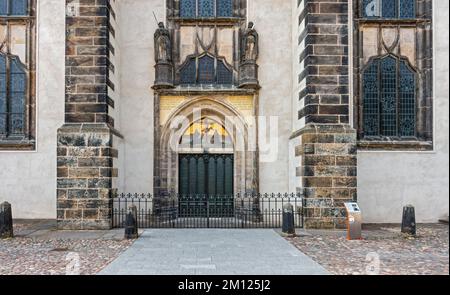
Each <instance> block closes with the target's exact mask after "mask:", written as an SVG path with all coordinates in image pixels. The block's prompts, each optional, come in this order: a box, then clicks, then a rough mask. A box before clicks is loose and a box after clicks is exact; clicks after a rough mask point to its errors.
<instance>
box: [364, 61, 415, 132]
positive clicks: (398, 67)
mask: <svg viewBox="0 0 450 295" xmlns="http://www.w3.org/2000/svg"><path fill="white" fill-rule="evenodd" d="M415 85H416V75H415V72H414V71H413V70H412V69H411V67H410V66H409V65H408V63H407V62H406V61H405V60H403V59H400V58H397V57H395V56H392V55H389V56H386V57H383V58H376V59H374V60H373V61H372V62H371V63H369V65H368V66H367V67H366V69H365V71H364V73H363V91H362V92H363V122H364V124H363V129H364V130H363V131H364V136H366V137H374V136H383V137H414V136H415V134H416V131H415V130H416V90H415V87H416V86H415Z"/></svg>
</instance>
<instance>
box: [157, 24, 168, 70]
mask: <svg viewBox="0 0 450 295" xmlns="http://www.w3.org/2000/svg"><path fill="white" fill-rule="evenodd" d="M171 51H172V50H171V44H170V33H169V30H168V29H166V28H165V27H164V23H162V22H160V23H159V24H158V29H157V30H156V32H155V61H156V63H159V62H170V61H171V60H172V54H171Z"/></svg>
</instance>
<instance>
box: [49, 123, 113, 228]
mask: <svg viewBox="0 0 450 295" xmlns="http://www.w3.org/2000/svg"><path fill="white" fill-rule="evenodd" d="M112 146H113V134H112V131H111V129H110V128H109V127H108V126H107V125H106V124H65V125H64V126H63V127H61V128H60V129H58V151H57V169H58V170H57V221H58V228H59V229H67V230H103V229H110V228H111V225H112V222H111V221H112V207H113V204H112V197H113V194H114V193H115V192H116V190H115V189H113V178H114V177H117V169H115V168H114V165H113V159H114V158H117V154H118V153H117V150H115V149H113V148H112Z"/></svg>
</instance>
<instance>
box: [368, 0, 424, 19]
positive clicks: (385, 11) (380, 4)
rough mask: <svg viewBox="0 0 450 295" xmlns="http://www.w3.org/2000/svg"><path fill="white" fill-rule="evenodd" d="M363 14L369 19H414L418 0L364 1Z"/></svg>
mask: <svg viewBox="0 0 450 295" xmlns="http://www.w3.org/2000/svg"><path fill="white" fill-rule="evenodd" d="M361 2H362V5H361V14H362V17H363V18H368V19H413V18H415V17H416V3H415V2H416V0H362V1H361Z"/></svg>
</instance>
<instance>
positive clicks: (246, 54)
mask: <svg viewBox="0 0 450 295" xmlns="http://www.w3.org/2000/svg"><path fill="white" fill-rule="evenodd" d="M258 39H259V36H258V33H257V32H256V30H255V29H254V24H253V23H252V22H250V23H249V24H248V27H247V29H245V31H244V32H243V34H242V61H253V62H256V59H257V58H258V54H259V47H258Z"/></svg>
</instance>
